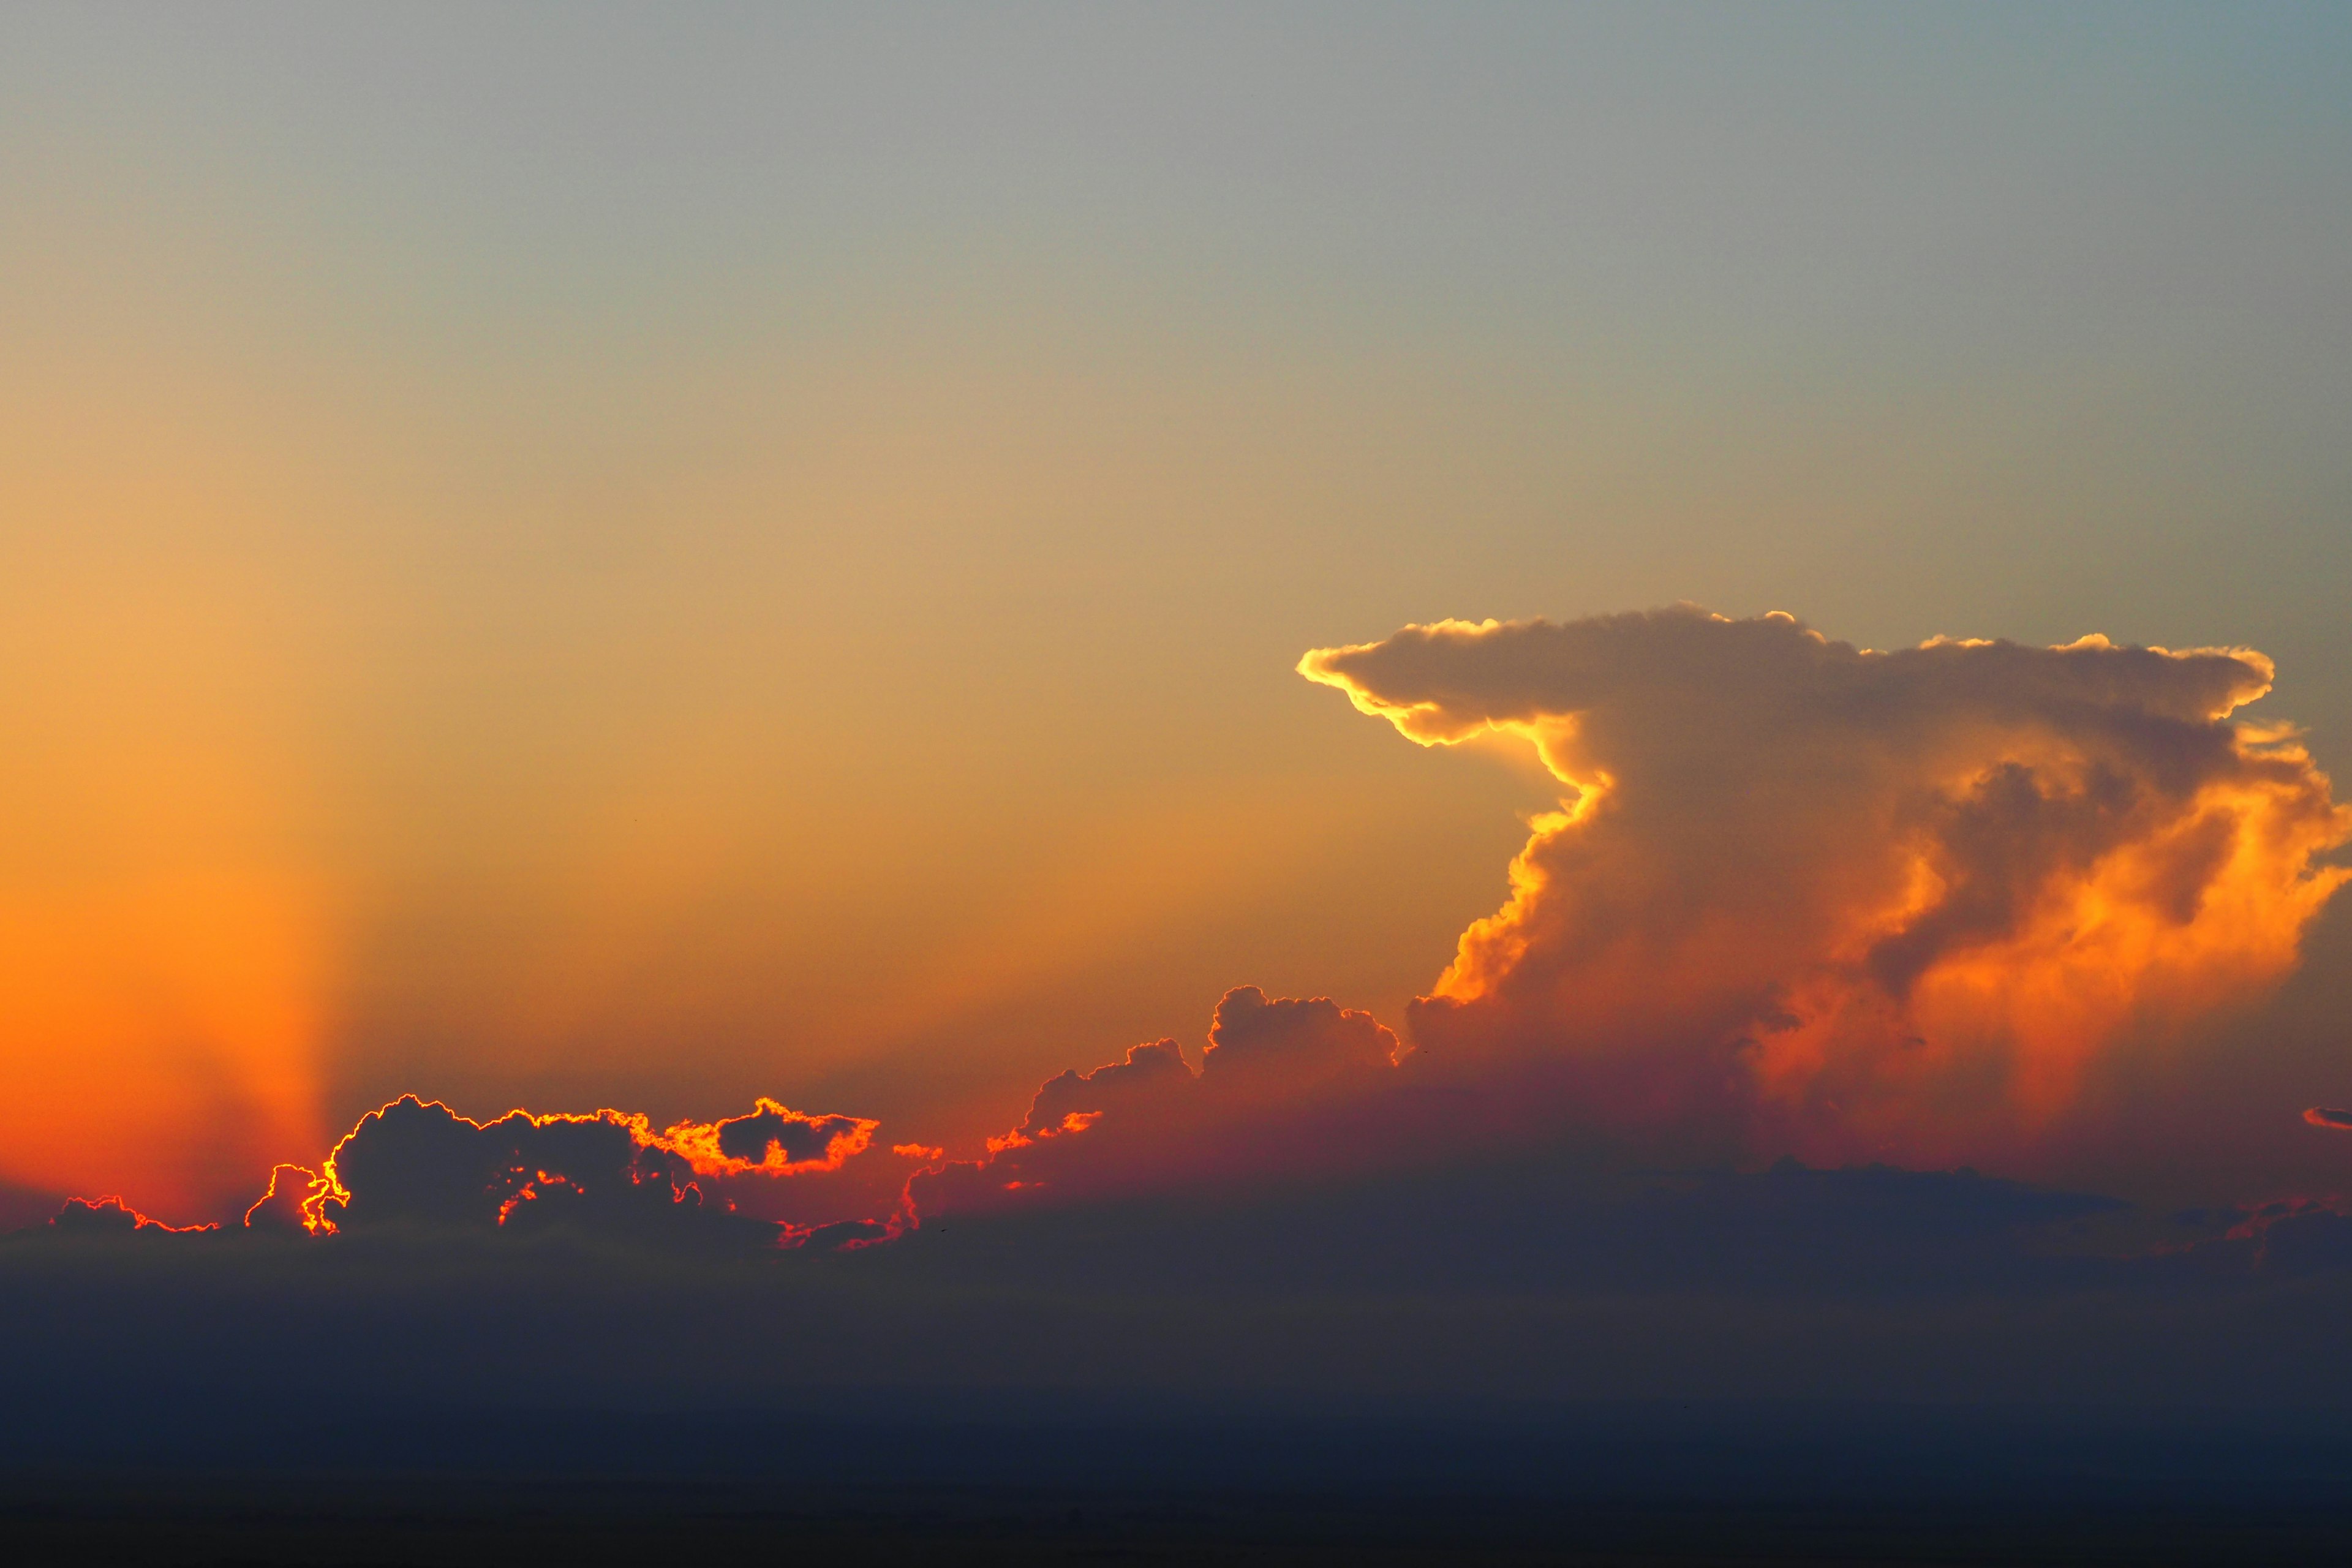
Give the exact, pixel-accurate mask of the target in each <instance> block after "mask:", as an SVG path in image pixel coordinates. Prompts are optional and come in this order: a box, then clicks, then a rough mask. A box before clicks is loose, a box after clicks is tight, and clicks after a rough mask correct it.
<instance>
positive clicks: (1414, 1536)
mask: <svg viewBox="0 0 2352 1568" xmlns="http://www.w3.org/2000/svg"><path fill="white" fill-rule="evenodd" d="M917 1403H920V1402H917ZM0 1449H5V1455H6V1458H7V1469H6V1477H5V1483H0V1547H5V1556H6V1557H7V1559H8V1560H9V1561H11V1562H14V1563H28V1564H31V1563H76V1564H80V1563H97V1564H106V1563H158V1564H161V1563H271V1564H292V1563H351V1564H360V1563H368V1564H386V1565H389V1564H439V1563H448V1564H472V1563H483V1564H492V1563H495V1564H509V1563H538V1562H561V1563H619V1562H624V1561H631V1562H645V1561H651V1560H659V1559H665V1558H670V1557H674V1556H676V1555H677V1553H679V1552H693V1553H695V1554H698V1555H699V1554H703V1553H708V1552H717V1553H720V1554H721V1555H722V1560H724V1561H730V1562H734V1561H743V1562H751V1561H782V1560H785V1559H792V1560H796V1561H805V1560H810V1559H811V1558H812V1556H814V1560H818V1561H823V1562H825V1563H995V1562H1004V1563H1012V1562H1016V1561H1017V1562H1025V1563H1179V1562H1192V1561H1206V1560H1211V1559H1213V1560H1215V1561H1217V1562H1221V1563H1261V1562H1263V1563H1274V1562H1308V1563H1318V1562H1328V1563H1438V1562H1463V1561H1475V1562H1493V1563H1518V1562H1528V1563H1533V1562H1549V1563H1946V1564H1959V1563H1988V1564H1989V1563H2281V1562H2299V1561H2308V1562H2339V1561H2343V1560H2345V1558H2346V1556H2347V1552H2352V1423H2347V1422H2345V1421H2343V1420H2342V1419H2341V1418H2339V1417H2336V1416H2334V1415H2327V1414H2326V1413H2312V1414H2297V1415H2279V1414H2275V1413H2273V1414H2268V1415H2257V1414H2246V1413H2234V1414H2231V1413H2214V1412H2200V1413H2184V1412H2178V1411H2175V1412H2156V1413H2151V1412H2133V1411H2119V1410H2106V1411H2083V1410H2073V1411H2035V1410H2022V1409H2015V1408H2010V1409H1972V1410H1955V1409H1948V1408H1947V1409H1940V1410H1936V1409H1924V1408H1916V1407H1912V1408H1902V1407H1873V1408H1864V1407H1854V1406H1845V1407H1799V1406H1790V1405H1771V1406H1767V1405H1714V1406H1700V1405H1615V1406H1605V1407H1602V1406H1587V1407H1579V1408H1575V1409H1559V1408H1553V1409H1548V1410H1538V1411H1530V1410H1517V1411H1506V1410H1498V1409H1487V1410H1485V1411H1466V1410H1459V1409H1456V1410H1448V1411H1431V1410H1423V1411H1420V1412H1411V1411H1404V1410H1400V1409H1393V1408H1392V1409H1389V1410H1385V1411H1381V1410H1370V1409H1367V1410H1360V1411H1355V1412H1351V1413H1348V1414H1346V1415H1340V1416H1335V1417H1333V1418H1330V1419H1301V1418H1299V1417H1297V1416H1296V1415H1282V1416H1274V1415H1263V1416H1254V1415H1251V1414H1250V1413H1249V1412H1246V1411H1242V1410H1236V1409H1232V1408H1227V1409H1224V1410H1222V1411H1209V1410H1202V1411H1199V1412H1195V1413H1192V1414H1189V1415H1170V1414H1166V1413H1164V1412H1163V1413H1162V1414H1161V1415H1159V1416H1156V1417H1153V1418H1150V1419H1136V1418H1134V1417H1132V1416H1128V1417H1122V1416H1121V1415H1119V1414H1118V1412H1117V1411H1116V1409H1115V1408H1114V1406H1113V1403H1112V1402H1109V1401H1103V1402H1097V1403H1093V1404H1090V1405H1084V1406H1080V1405H1068V1406H1065V1407H1062V1408H1058V1409H1055V1410H1052V1411H1049V1412H1043V1413H1030V1414H1026V1415H1024V1414H1006V1413H1003V1412H996V1413H993V1414H990V1413H984V1412H979V1411H969V1410H967V1411H962V1412H959V1411H956V1410H954V1409H951V1408H948V1407H946V1406H945V1405H933V1406H932V1407H931V1408H929V1409H925V1410H922V1411H920V1412H919V1413H913V1412H910V1414H908V1415H906V1416H904V1417H902V1418H900V1419H898V1420H895V1421H893V1420H875V1419H872V1418H870V1417H869V1418H866V1419H862V1420H855V1421H851V1422H847V1423H843V1422H841V1421H839V1420H837V1419H835V1418H833V1417H830V1416H829V1415H827V1414H826V1413H825V1412H824V1411H823V1410H821V1409H818V1408H814V1407H813V1408H809V1409H804V1410H797V1411H792V1412H782V1413H772V1414H770V1413H763V1414H761V1415H708V1414H703V1415H694V1416H691V1417H688V1418H687V1419H685V1420H681V1419H679V1418H678V1416H677V1415H674V1414H669V1415H665V1414H658V1413H651V1412H647V1413H629V1414H622V1413H604V1414H594V1415H589V1414H583V1413H581V1412H576V1411H574V1412H564V1413H549V1414H545V1415H525V1414H517V1413H512V1412H503V1413H499V1414H496V1415H484V1414H480V1413H460V1412H438V1413H436V1412H423V1411H410V1412H406V1413H403V1414H400V1415H376V1416H373V1417H370V1418H367V1419H361V1420H351V1421H347V1422H330V1423H327V1424H324V1425H320V1424H317V1423H305V1424H303V1425H302V1426H299V1427H298V1426H288V1425H284V1424H281V1423H279V1422H277V1421H274V1420H271V1419H268V1418H267V1417H265V1416H262V1415H257V1413H254V1412H251V1411H246V1412H235V1411H224V1412H222V1413H221V1415H220V1419H219V1420H218V1422H217V1423H216V1424H214V1425H213V1426H209V1427H208V1428H207V1429H205V1430H204V1431H195V1430H187V1429H168V1428H165V1429H159V1428H157V1427H154V1426H146V1425H144V1424H141V1425H139V1426H137V1427H135V1428H134V1427H126V1426H113V1427H110V1426H108V1424H107V1423H106V1422H105V1421H104V1419H103V1418H102V1413H100V1412H91V1411H79V1412H71V1411H60V1412H58V1418H57V1419H56V1421H55V1422H54V1423H53V1424H47V1431H35V1430H29V1429H27V1427H26V1426H21V1425H20V1426H16V1427H14V1428H13V1429H11V1430H10V1431H8V1432H7V1433H6V1434H5V1437H0Z"/></svg>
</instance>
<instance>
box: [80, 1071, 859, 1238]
mask: <svg viewBox="0 0 2352 1568" xmlns="http://www.w3.org/2000/svg"><path fill="white" fill-rule="evenodd" d="M878 1125H879V1123H877V1122H875V1121H868V1120H866V1119H865V1118H863V1117H855V1116H811V1115H805V1114H803V1113H802V1112H800V1111H796V1110H789V1109H787V1108H786V1107H784V1106H782V1105H781V1104H779V1103H777V1102H776V1101H774V1100H765V1099H762V1100H759V1101H758V1102H757V1103H756V1105H755V1107H754V1109H753V1110H751V1112H750V1113H749V1114H747V1115H743V1116H737V1117H730V1118H725V1119H723V1120H720V1121H709V1122H697V1121H686V1122H679V1123H677V1124H676V1125H673V1126H671V1127H668V1128H666V1129H664V1130H662V1131H655V1130H654V1129H653V1126H652V1124H651V1123H650V1122H649V1121H647V1119H646V1118H645V1117H644V1116H641V1115H636V1114H633V1113H629V1112H624V1111H618V1110H595V1111H590V1112H587V1113H585V1114H577V1115H575V1114H554V1115H534V1114H532V1113H531V1112H530V1111H526V1110H512V1111H509V1112H508V1113H507V1114H506V1115H504V1116H501V1117H499V1118H497V1119H495V1120H493V1121H487V1122H483V1121H474V1120H472V1119H471V1118H469V1117H464V1116H460V1115H458V1114H457V1112H455V1111H453V1110H450V1109H449V1108H448V1107H447V1106H446V1105H443V1104H440V1103H439V1102H437V1101H428V1100H421V1099H419V1098H418V1097H416V1096H415V1095H405V1096H403V1097H402V1098H401V1099H399V1100H394V1101H393V1102H392V1103H391V1104H389V1105H386V1106H384V1107H383V1108H382V1109H381V1110H372V1111H370V1112H369V1113H368V1114H367V1115H365V1116H363V1117H362V1118H361V1119H360V1121H359V1123H358V1124H357V1125H356V1126H354V1127H353V1128H352V1130H351V1131H349V1132H347V1133H345V1134H344V1135H343V1136H342V1138H341V1140H339V1141H338V1142H336V1144H335V1146H334V1147H333V1148H332V1149H331V1151H329V1152H328V1153H327V1155H326V1157H325V1159H324V1160H322V1161H321V1162H320V1165H319V1167H318V1169H316V1170H313V1169H311V1168H310V1167H309V1166H306V1165H299V1164H287V1163H281V1164H279V1165H278V1166H276V1167H274V1168H273V1169H272V1170H271V1171H270V1173H269V1184H268V1189H267V1190H266V1191H265V1192H264V1193H263V1194H262V1195H261V1196H260V1197H259V1198H257V1200H255V1201H254V1203H253V1204H252V1205H250V1206H249V1207H247V1209H246V1210H245V1212H244V1215H243V1217H242V1223H241V1224H240V1225H239V1226H236V1227H235V1229H234V1230H232V1231H231V1232H229V1234H232V1235H234V1234H239V1233H244V1234H251V1235H256V1236H280V1237H333V1236H342V1235H350V1234H367V1233H370V1232H383V1231H391V1230H404V1231H410V1232H451V1231H467V1230H471V1231H480V1232H498V1233H502V1234H514V1235H520V1234H527V1233H539V1232H544V1231H547V1230H550V1229H564V1230H570V1231H574V1232H587V1233H593V1234H597V1235H601V1236H606V1237H621V1238H633V1239H636V1240H642V1241H648V1242H656V1243H662V1244H665V1245H675V1244H681V1243H684V1244H697V1245H717V1246H720V1247H807V1246H814V1247H820V1248H825V1247H843V1246H862V1245H866V1244H868V1243H871V1242H873V1241H876V1240H880V1239H887V1237H891V1236H895V1235H897V1234H898V1227H899V1226H900V1225H901V1224H902V1223H903V1221H902V1220H901V1219H900V1217H899V1216H898V1215H896V1214H895V1213H894V1214H890V1215H884V1216H881V1217H878V1218H870V1219H869V1218H864V1217H856V1218H846V1219H840V1218H833V1219H828V1218H825V1217H824V1216H823V1215H819V1216H818V1218H817V1220H816V1221H814V1222H812V1223H793V1222H791V1221H787V1220H780V1219H777V1218H775V1217H772V1216H761V1215H752V1214H747V1213H743V1212H740V1211H739V1209H738V1207H737V1205H736V1204H735V1203H734V1201H733V1199H732V1196H731V1195H730V1194H732V1193H737V1192H741V1191H744V1190H746V1189H745V1188H744V1185H743V1183H744V1182H745V1181H747V1180H748V1181H751V1182H754V1183H762V1184H768V1183H772V1182H773V1181H775V1180H777V1179H780V1178H787V1177H806V1176H809V1175H811V1174H814V1173H829V1172H834V1171H837V1170H839V1169H840V1168H841V1167H842V1166H843V1165H844V1164H845V1163H847V1162H848V1161H849V1160H851V1159H853V1158H854V1157H855V1156H856V1155H857V1154H859V1153H862V1152H865V1150H866V1148H867V1147H868V1146H869V1145H870V1143H871V1142H872V1140H873V1135H874V1131H875V1129H876V1128H877V1126H878ZM49 1225H50V1226H51V1227H52V1228H53V1229H57V1230H60V1231H66V1232H71V1233H74V1234H79V1235H101V1234H103V1235H131V1234H142V1235H143V1234H149V1233H153V1234H159V1235H160V1234H165V1233H170V1234H188V1233H190V1232H191V1231H194V1230H199V1229H201V1230H204V1231H206V1232H217V1231H219V1229H220V1227H219V1226H201V1227H173V1226H164V1225H161V1224H159V1223H158V1222H156V1221H154V1220H151V1219H149V1218H148V1217H147V1216H145V1215H141V1214H139V1213H138V1212H137V1211H135V1210H133V1209H131V1208H130V1207H129V1206H128V1205H124V1204H123V1202H122V1201H121V1199H120V1198H114V1197H108V1198H102V1199H98V1200H89V1199H83V1198H72V1199H68V1201H67V1202H66V1205H65V1206H64V1208H63V1209H62V1210H61V1211H59V1213H58V1215H57V1216H56V1217H55V1218H53V1219H52V1220H50V1222H49Z"/></svg>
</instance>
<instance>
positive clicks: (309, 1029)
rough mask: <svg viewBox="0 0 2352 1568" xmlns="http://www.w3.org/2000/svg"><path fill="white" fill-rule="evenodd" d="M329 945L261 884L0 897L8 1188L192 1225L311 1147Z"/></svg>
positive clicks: (0, 1041)
mask: <svg viewBox="0 0 2352 1568" xmlns="http://www.w3.org/2000/svg"><path fill="white" fill-rule="evenodd" d="M318 931H319V922H318V921H317V920H316V918H315V916H314V915H313V913H312V911H311V910H310V907H309V904H308V901H307V900H305V899H304V897H303V896H302V895H301V893H300V892H299V889H296V888H294V887H292V886H290V885H288V884H284V883H280V882H272V881H268V880H257V879H250V878H230V877H226V876H217V877H215V876H188V877H183V878H177V879H166V880H154V881H148V882H144V883H134V884H131V885H126V886H121V887H117V888H112V889H106V890H103V891H89V892H84V893H81V894H79V895H68V894H65V893H63V892H62V891H58V890H51V891H49V892H47V893H46V894H44V895H41V896H38V897H35V896H31V895H28V894H23V893H19V894H18V896H16V897H15V898H13V899H12V898H10V897H9V895H8V893H7V892H5V891H0V1068H5V1076H6V1079H7V1084H8V1093H7V1094H6V1095H5V1097H0V1151H5V1152H0V1175H5V1176H7V1177H9V1178H11V1179H14V1180H16V1181H20V1182H25V1183H28V1184H50V1185H54V1186H63V1187H68V1188H71V1187H76V1186H89V1185H97V1184H100V1183H101V1182H102V1183H105V1184H110V1185H112V1184H121V1185H122V1186H124V1187H126V1188H130V1189H133V1190H136V1191H138V1192H139V1193H141V1194H143V1195H142V1202H145V1203H151V1204H155V1205H162V1206H165V1207H167V1208H171V1209H176V1210H179V1211H180V1212H182V1213H185V1212H187V1211H189V1210H191V1209H199V1210H200V1209H201V1208H202V1207H203V1206H205V1205H209V1204H211V1203H214V1202H217V1201H218V1199H219V1197H220V1196H221V1195H222V1194H226V1193H228V1192H233V1191H235V1190H236V1187H237V1186H238V1185H240V1184H242V1183H243V1182H245V1181H247V1180H250V1176H249V1174H248V1173H250V1172H252V1171H255V1170H257V1169H259V1168H261V1167H262V1166H263V1165H265V1164H266V1163H268V1161H269V1160H270V1159H271V1158H272V1157H273V1156H274V1155H276V1154H277V1153H278V1152H282V1151H284V1150H287V1149H289V1148H293V1149H299V1148H316V1147H317V1146H318V1143H319V1141H320V1131H321V1130H320V1126H319V1120H318V1107H317V1094H318V1085H317V1068H316V1050H317V1043H318V1040H319V1037H320V1033H321V1029H322V1020H321V1018H320V1012H319V1007H318V1004H317V1002H316V1001H315V998H316V997H317V996H318V995H319V994H320V991H321V989H322V985H321V983H320V971H321V966H322V954H321V952H320V949H319V945H318V940H317V938H318ZM247 1190H250V1189H247Z"/></svg>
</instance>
